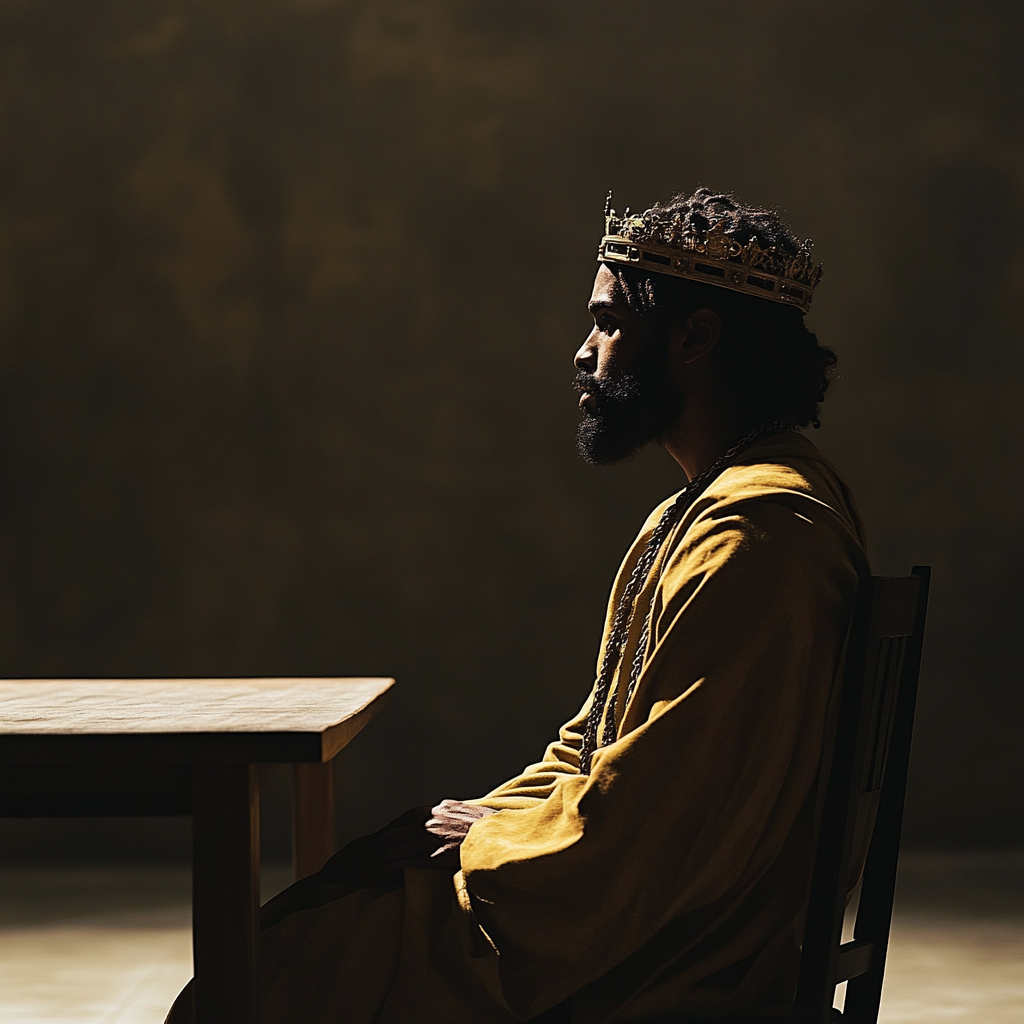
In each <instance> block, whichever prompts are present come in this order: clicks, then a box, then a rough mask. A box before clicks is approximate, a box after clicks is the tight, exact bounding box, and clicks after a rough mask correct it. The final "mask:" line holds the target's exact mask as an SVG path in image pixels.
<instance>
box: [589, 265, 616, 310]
mask: <svg viewBox="0 0 1024 1024" xmlns="http://www.w3.org/2000/svg"><path fill="white" fill-rule="evenodd" d="M620 305H622V289H621V287H620V286H619V280H618V278H617V277H616V276H615V275H614V274H613V273H612V272H611V271H610V270H609V269H608V267H607V266H606V265H605V264H603V263H602V264H601V265H600V266H599V267H598V268H597V276H596V277H595V278H594V288H593V290H592V291H591V293H590V303H589V306H590V308H591V309H593V308H595V307H599V306H620Z"/></svg>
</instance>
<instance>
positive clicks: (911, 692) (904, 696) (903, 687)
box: [843, 565, 931, 1024]
mask: <svg viewBox="0 0 1024 1024" xmlns="http://www.w3.org/2000/svg"><path fill="white" fill-rule="evenodd" d="M912 574H913V575H914V576H918V577H920V579H921V584H920V588H921V589H920V592H919V596H918V601H917V609H916V614H915V621H914V632H913V634H912V635H911V636H910V637H909V638H908V640H907V643H906V651H905V654H904V658H903V665H902V670H901V672H900V680H899V686H898V689H897V692H896V709H895V714H894V716H893V722H892V732H891V738H890V742H889V750H888V757H887V759H886V764H885V779H884V784H883V786H882V793H881V797H880V800H879V805H878V817H877V820H876V822H875V831H874V835H873V836H872V841H871V847H870V851H869V854H868V859H867V862H866V864H865V866H864V881H863V884H862V886H861V898H860V906H859V908H858V911H857V923H856V926H855V929H854V936H855V939H856V941H858V942H861V941H863V942H870V943H872V944H873V946H874V950H875V951H874V955H873V957H872V960H871V966H870V968H869V970H868V971H867V972H866V973H864V974H862V975H860V976H859V977H857V978H853V979H851V981H850V982H849V983H848V984H847V988H846V1003H845V1007H844V1011H843V1018H844V1020H847V1021H849V1022H850V1024H876V1021H877V1020H878V1009H879V1006H880V1003H881V998H882V980H883V978H884V975H885V960H886V952H887V949H888V944H889V930H890V926H891V924H892V904H893V898H894V895H895V891H896V866H897V862H898V860H899V849H900V835H901V832H902V829H903V808H904V799H905V795H906V789H907V773H908V769H909V766H910V746H911V739H912V735H913V729H914V709H915V707H916V703H917V686H918V678H919V675H920V669H921V651H922V647H923V643H924V626H925V616H926V614H927V608H928V586H929V583H930V577H931V570H930V568H929V567H928V566H920V565H917V566H914V568H913V570H912Z"/></svg>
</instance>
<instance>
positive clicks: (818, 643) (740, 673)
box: [169, 189, 868, 1024]
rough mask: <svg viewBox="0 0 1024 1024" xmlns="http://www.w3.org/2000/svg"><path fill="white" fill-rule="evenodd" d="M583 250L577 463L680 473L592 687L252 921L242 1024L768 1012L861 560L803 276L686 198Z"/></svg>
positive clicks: (732, 216)
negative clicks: (466, 785) (468, 789)
mask: <svg viewBox="0 0 1024 1024" xmlns="http://www.w3.org/2000/svg"><path fill="white" fill-rule="evenodd" d="M598 258H599V261H600V262H599V267H598V271H597V277H596V279H595V282H594V289H593V294H592V296H591V300H590V311H591V313H592V315H593V318H594V328H593V330H592V331H591V333H590V335H589V337H588V338H587V339H586V341H585V342H584V343H583V345H582V347H581V348H580V350H579V351H578V352H577V354H576V367H577V369H578V373H577V377H576V382H575V383H576V388H577V391H578V392H579V394H580V408H581V410H582V413H583V420H582V423H581V425H580V428H579V437H578V441H579V448H580V452H581V454H582V455H583V457H584V458H585V459H587V460H588V461H590V462H594V463H608V462H615V461H618V460H620V459H624V458H628V457H629V456H630V455H631V454H633V453H634V452H635V451H637V450H638V449H639V448H640V447H642V446H643V445H645V444H648V443H650V442H656V443H659V444H661V445H662V446H663V447H664V448H665V450H666V451H667V452H668V453H669V454H670V455H671V456H672V457H673V458H674V459H675V460H676V462H677V463H678V464H679V466H680V467H681V469H682V470H683V472H684V473H685V474H686V476H687V478H688V480H689V483H688V484H687V486H685V487H684V488H683V489H682V490H681V491H680V492H679V494H678V495H675V496H673V497H671V498H669V499H668V500H667V501H666V502H664V503H663V504H662V505H660V506H659V507H658V508H656V509H655V510H654V511H653V512H652V514H651V516H650V518H649V519H648V521H647V523H646V524H645V525H644V527H643V529H642V530H641V532H640V535H639V537H638V538H637V540H636V542H635V543H634V544H633V546H632V548H631V549H630V551H629V552H628V553H627V555H626V558H625V561H624V562H623V564H622V568H621V570H620V572H619V575H618V578H617V579H616V581H615V585H614V587H613V590H612V595H611V600H610V603H609V611H608V618H607V622H606V628H605V634H604V640H603V643H602V648H601V652H600V656H599V659H598V673H597V679H596V682H595V685H594V688H593V691H592V692H591V694H590V696H589V697H588V699H587V701H586V703H585V704H584V705H583V708H582V710H581V711H580V713H579V715H578V716H577V717H576V718H575V719H573V720H572V721H570V722H569V723H567V724H566V725H564V726H563V727H562V729H561V731H560V735H559V738H558V739H557V740H556V741H555V742H554V743H552V744H551V746H550V747H548V749H547V752H546V753H545V755H544V758H543V760H542V761H540V762H539V763H537V764H534V765H531V766H530V767H528V768H526V769H525V771H524V772H523V773H522V775H520V776H519V777H518V778H515V779H512V780H510V781H509V782H506V783H505V784H504V785H502V786H499V787H498V788H497V789H496V790H494V791H493V792H492V793H490V794H488V795H487V796H486V797H483V798H482V799H479V800H474V801H471V802H468V803H463V802H459V801H444V802H442V803H441V804H439V805H438V806H437V807H435V808H434V809H433V812H431V811H430V810H427V809H423V808H419V809H414V810H413V811H410V812H409V813H408V814H406V815H403V817H402V818H400V819H398V820H397V821H396V822H393V823H392V824H391V825H390V826H388V827H387V828H385V829H382V830H381V831H380V832H379V833H377V834H375V835H373V836H369V837H366V838H365V839H361V840H357V841H356V842H354V843H352V844H350V845H349V846H348V847H346V848H345V849H344V850H342V851H341V853H339V854H337V855H336V856H335V857H333V858H332V859H331V860H330V861H328V863H327V865H326V866H325V867H324V869H323V870H322V871H321V872H320V873H319V874H318V875H315V876H313V877H312V878H311V879H307V880H305V881H304V882H300V883H298V884H297V885H296V886H293V887H292V888H291V889H290V890H287V891H286V892H285V893H284V894H282V895H281V896H280V897H278V898H277V899H276V900H274V901H271V903H270V904H268V906H267V907H265V908H264V914H265V919H264V923H265V930H264V932H263V945H262V961H261V964H262V967H261V970H262V978H263V1000H264V1004H263V1005H264V1010H263V1012H264V1021H265V1022H266V1024H298V1022H301V1024H321V1022H322V1024H328V1022H331V1024H371V1022H377V1024H429V1022H438V1024H440V1022H466V1024H505V1022H512V1021H524V1020H531V1019H532V1020H544V1021H550V1022H553V1021H556V1020H557V1021H570V1020H571V1021H574V1022H595V1024H596V1022H604V1021H656V1020H659V1019H674V1020H721V1019H723V1018H728V1019H730V1020H753V1019H763V1018H772V1017H773V1016H780V1015H783V1014H784V1013H785V1012H786V1010H787V1008H788V1007H789V1004H790V1003H791V1001H792V998H793V994H794V989H795V981H796V970H797V966H798V956H799V943H800V939H801V927H802V913H803V908H804V903H805V900H806V895H807V889H808V884H809V876H810V861H811V852H812V851H811V843H812V836H813V830H814V822H815V813H816V806H817V800H818V798H819V792H818V787H817V779H818V772H819V762H820V759H821V752H822V747H823V742H824V733H825V723H826V719H827V717H828V706H829V701H830V698H831V696H832V693H833V682H834V679H835V675H836V669H837V666H838V663H839V657H840V650H841V647H842V644H843V641H844V637H845V633H846V628H847V622H848V619H849V615H850V611H851V605H852V599H853V594H854V590H855V587H856V582H857V578H858V576H860V575H863V574H865V573H866V572H867V571H868V566H867V562H866V559H865V555H864V551H863V543H862V536H861V528H860V525H859V522H858V519H857V515H856V512H855V510H854V507H853V501H852V498H851V496H850V494H849V492H848V490H847V489H846V487H845V486H844V485H843V483H842V482H841V481H840V479H839V478H838V476H837V475H836V473H835V471H834V470H833V469H832V468H831V467H830V465H829V464H828V463H827V462H826V461H825V459H824V458H823V457H822V456H821V455H820V454H819V453H818V451H817V450H816V449H815V447H814V446H813V445H812V444H811V442H810V441H809V440H808V439H807V438H806V437H804V436H803V435H802V434H800V433H798V432H797V431H796V428H797V427H801V426H806V425H808V424H810V423H814V424H815V425H817V417H818V408H819V403H820V402H821V400H822V399H823V398H824V394H825V390H826V388H827V386H828V376H829V373H830V371H831V369H832V367H833V365H834V363H835V357H834V355H833V354H832V353H831V352H830V351H829V350H828V349H826V348H823V347H821V346H820V345H819V344H818V341H817V339H816V338H815V336H814V335H813V334H811V333H810V332H809V331H808V330H807V328H806V327H805V326H804V320H803V314H804V313H805V312H806V310H807V308H808V307H809V304H810V299H811V294H812V292H813V290H814V287H815V286H816V285H817V283H818V280H819V278H820V273H821V272H820V268H818V267H815V266H814V265H813V264H812V263H811V261H810V258H809V252H808V249H807V246H806V244H803V243H800V242H799V241H798V240H797V239H796V238H795V237H794V236H793V235H792V233H791V232H790V231H789V230H788V228H786V227H785V226H784V225H783V224H782V223H781V222H780V220H779V219H778V217H776V216H775V215H774V214H772V213H770V212H768V211H766V210H761V209H756V208H753V207H747V206H742V205H740V204H739V203H737V202H736V201H735V200H734V199H732V198H731V197H730V196H727V195H716V194H714V193H712V192H710V191H709V190H707V189H700V190H698V191H697V192H696V193H695V194H694V195H693V196H690V197H683V196H677V197H676V198H674V199H673V200H671V201H669V202H668V203H666V204H662V205H656V206H654V207H652V208H651V209H649V210H647V211H646V212H645V213H643V214H642V215H640V216H634V217H630V216H629V214H628V211H627V214H626V216H625V217H623V218H618V217H616V216H615V215H614V212H613V211H611V210H610V209H606V235H605V237H604V239H603V240H602V243H601V247H600V250H599V254H598ZM187 991H188V990H186V992H187ZM187 1003H188V998H187V996H185V995H184V994H183V997H179V1001H178V1003H177V1004H176V1007H175V1009H174V1010H172V1013H171V1016H170V1018H169V1020H170V1021H173V1022H175V1024H177V1022H179V1021H184V1020H187V1019H188V1018H189V1013H188V1008H187Z"/></svg>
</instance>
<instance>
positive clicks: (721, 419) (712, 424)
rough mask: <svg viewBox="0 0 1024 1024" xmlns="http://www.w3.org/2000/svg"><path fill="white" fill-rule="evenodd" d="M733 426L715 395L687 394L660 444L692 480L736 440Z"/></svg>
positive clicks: (730, 417)
mask: <svg viewBox="0 0 1024 1024" xmlns="http://www.w3.org/2000/svg"><path fill="white" fill-rule="evenodd" d="M737 429H738V428H737V426H736V423H735V422H734V418H733V417H732V416H728V415H726V413H725V410H724V408H723V407H722V404H721V402H719V401H718V400H717V396H714V397H713V398H712V397H711V396H709V395H707V393H706V392H705V393H704V394H700V393H698V394H691V395H690V396H689V401H687V402H686V405H685V406H684V408H683V413H682V415H681V416H680V418H679V422H678V423H677V424H676V425H675V427H673V428H672V430H671V431H670V432H669V433H668V434H666V435H665V437H664V438H663V439H662V445H663V447H664V448H665V450H666V451H667V452H668V453H669V455H671V456H672V458H673V459H675V460H676V462H678V463H679V465H680V466H682V468H683V472H684V473H685V474H686V476H687V478H688V479H690V480H693V479H694V477H697V476H700V474H701V473H703V472H704V470H706V469H708V468H709V467H710V466H711V465H713V464H714V462H715V460H716V459H718V458H719V457H720V456H721V455H723V454H724V453H725V452H727V451H728V450H729V448H730V446H732V445H734V444H735V443H736V441H737V440H738V439H739V435H738V433H737Z"/></svg>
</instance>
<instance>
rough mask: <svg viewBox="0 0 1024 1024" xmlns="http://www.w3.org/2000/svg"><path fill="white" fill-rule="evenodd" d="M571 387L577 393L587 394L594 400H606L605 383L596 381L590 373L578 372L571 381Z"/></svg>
mask: <svg viewBox="0 0 1024 1024" xmlns="http://www.w3.org/2000/svg"><path fill="white" fill-rule="evenodd" d="M572 387H573V390H574V391H577V392H583V391H586V392H589V393H590V394H591V395H593V396H594V397H595V398H607V397H608V389H607V381H601V380H598V379H597V377H595V376H594V375H593V374H592V373H587V372H586V371H585V370H580V371H579V373H577V374H576V376H575V377H573V379H572Z"/></svg>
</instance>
